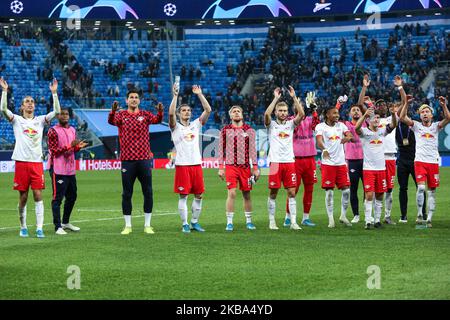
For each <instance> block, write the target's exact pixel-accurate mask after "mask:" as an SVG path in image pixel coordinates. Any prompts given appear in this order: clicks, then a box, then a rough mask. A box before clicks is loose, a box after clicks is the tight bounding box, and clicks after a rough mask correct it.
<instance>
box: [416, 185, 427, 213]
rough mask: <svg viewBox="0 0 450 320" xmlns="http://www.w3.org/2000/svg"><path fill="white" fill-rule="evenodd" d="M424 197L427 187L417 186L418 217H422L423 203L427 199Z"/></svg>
mask: <svg viewBox="0 0 450 320" xmlns="http://www.w3.org/2000/svg"><path fill="white" fill-rule="evenodd" d="M424 195H425V185H423V184H419V185H418V186H417V193H416V202H417V216H421V215H422V208H423V202H424V198H425V197H424Z"/></svg>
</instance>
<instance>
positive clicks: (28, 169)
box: [13, 161, 45, 191]
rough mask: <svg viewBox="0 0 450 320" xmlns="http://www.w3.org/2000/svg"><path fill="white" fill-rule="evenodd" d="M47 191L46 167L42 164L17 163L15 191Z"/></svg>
mask: <svg viewBox="0 0 450 320" xmlns="http://www.w3.org/2000/svg"><path fill="white" fill-rule="evenodd" d="M30 186H31V189H32V190H42V189H45V180H44V165H43V163H42V162H24V161H16V169H15V172H14V188H13V189H14V190H19V191H28V189H29V188H30Z"/></svg>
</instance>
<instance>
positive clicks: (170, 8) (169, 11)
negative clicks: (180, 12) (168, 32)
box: [164, 3, 177, 17]
mask: <svg viewBox="0 0 450 320" xmlns="http://www.w3.org/2000/svg"><path fill="white" fill-rule="evenodd" d="M164 13H165V14H166V16H169V17H173V16H174V15H175V14H176V13H177V6H176V5H174V4H173V3H168V4H166V5H165V6H164Z"/></svg>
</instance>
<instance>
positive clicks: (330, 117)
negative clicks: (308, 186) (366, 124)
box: [316, 106, 353, 228]
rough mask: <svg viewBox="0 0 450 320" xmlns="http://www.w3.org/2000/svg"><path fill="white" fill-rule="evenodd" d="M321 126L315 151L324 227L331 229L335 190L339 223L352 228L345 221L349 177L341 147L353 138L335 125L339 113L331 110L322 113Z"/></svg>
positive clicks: (348, 131) (345, 127)
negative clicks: (338, 199) (319, 153)
mask: <svg viewBox="0 0 450 320" xmlns="http://www.w3.org/2000/svg"><path fill="white" fill-rule="evenodd" d="M324 118H325V122H322V123H320V124H319V125H317V127H316V142H317V147H318V148H319V149H320V150H322V164H321V170H322V188H323V189H324V190H325V206H326V209H327V215H328V227H329V228H334V227H335V223H334V217H333V211H334V199H333V189H334V187H335V186H337V187H338V189H340V190H341V191H342V197H341V215H340V218H339V221H340V222H341V223H343V224H345V225H346V226H351V225H352V224H351V223H350V222H349V221H348V219H347V208H348V204H349V200H350V189H349V187H350V177H349V174H348V168H347V164H346V162H345V154H344V144H345V143H347V142H349V141H351V139H352V138H353V136H352V134H351V133H350V130H349V129H348V128H347V126H346V125H345V124H343V123H342V122H339V110H338V109H337V108H336V106H335V107H332V108H329V109H325V110H324Z"/></svg>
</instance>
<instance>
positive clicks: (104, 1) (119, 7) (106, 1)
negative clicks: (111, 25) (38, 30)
mask: <svg viewBox="0 0 450 320" xmlns="http://www.w3.org/2000/svg"><path fill="white" fill-rule="evenodd" d="M67 1H68V0H62V1H61V2H60V3H58V4H57V5H56V7H55V8H54V9H53V10H52V12H51V13H50V15H49V16H48V17H49V18H54V16H53V15H54V14H55V12H56V11H57V10H58V9H60V11H59V16H58V18H61V19H74V18H75V19H84V18H86V16H87V15H88V14H89V13H91V12H92V11H93V10H95V9H96V8H113V9H114V10H115V11H116V13H117V15H118V16H119V17H120V19H122V20H124V19H126V17H127V13H130V14H131V15H133V16H134V17H135V18H136V19H139V17H138V15H137V13H136V12H135V11H134V10H133V8H131V7H130V6H129V5H128V4H127V3H126V2H125V1H122V0H97V1H96V2H95V3H94V4H93V5H91V6H86V7H83V8H80V7H78V6H77V5H76V4H74V5H71V6H67V5H66V3H67Z"/></svg>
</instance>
